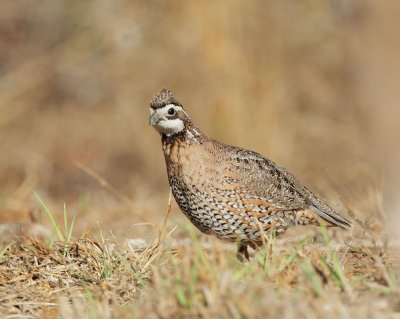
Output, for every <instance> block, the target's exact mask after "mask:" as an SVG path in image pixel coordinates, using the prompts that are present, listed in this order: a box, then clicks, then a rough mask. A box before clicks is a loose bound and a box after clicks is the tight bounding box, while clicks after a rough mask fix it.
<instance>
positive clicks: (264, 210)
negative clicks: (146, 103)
mask: <svg viewBox="0 0 400 319" xmlns="http://www.w3.org/2000/svg"><path fill="white" fill-rule="evenodd" d="M149 124H150V125H151V126H152V127H154V128H155V130H156V131H157V132H158V133H159V134H160V135H161V142H162V150H163V153H164V158H165V163H166V167H167V175H168V181H169V185H170V187H171V190H172V193H173V196H174V198H175V201H176V202H177V204H178V206H179V208H180V209H181V210H182V212H183V213H184V214H185V215H186V216H187V217H188V218H189V220H190V221H191V222H192V223H193V224H194V225H195V226H196V228H198V229H199V230H200V231H201V232H203V233H205V234H209V235H214V236H216V237H217V238H220V239H223V240H228V241H231V242H237V244H238V249H237V257H238V258H239V259H240V260H243V257H244V258H246V259H247V260H248V259H249V253H248V247H252V248H254V249H257V248H258V247H260V246H262V243H263V242H265V238H263V236H265V235H267V234H270V233H271V232H273V233H274V234H275V235H280V234H282V233H284V232H285V231H286V230H287V229H288V228H290V227H293V226H296V225H326V226H336V227H340V228H344V229H349V228H350V227H352V223H351V222H350V221H349V220H347V219H346V218H344V217H342V216H341V215H340V214H339V213H337V212H336V211H335V210H334V209H332V208H331V207H330V206H329V205H328V204H327V203H326V202H324V201H323V200H322V199H321V198H319V197H318V196H317V195H315V194H314V193H312V192H311V191H310V190H309V189H308V188H307V187H306V186H304V185H302V184H301V182H300V181H299V180H298V179H297V178H296V177H295V176H294V175H292V174H291V173H289V172H288V171H287V170H286V169H285V168H283V167H281V166H279V165H278V164H276V163H275V162H273V161H271V160H269V159H267V158H266V157H263V156H262V155H260V154H259V153H256V152H254V151H250V150H247V149H243V148H240V147H236V146H231V145H227V144H224V143H221V142H218V141H216V140H213V139H211V138H209V137H207V136H206V135H205V134H204V133H203V132H202V131H201V130H200V129H199V128H198V127H197V126H196V125H195V124H194V122H193V121H192V120H191V118H190V117H189V115H188V113H187V112H186V110H185V108H184V107H183V105H182V103H180V102H179V101H178V100H177V99H175V97H174V96H173V94H172V92H171V91H170V90H167V89H162V90H161V91H160V92H159V93H158V94H156V95H155V96H154V97H153V98H152V99H151V101H150V118H149Z"/></svg>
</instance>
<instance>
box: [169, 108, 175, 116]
mask: <svg viewBox="0 0 400 319" xmlns="http://www.w3.org/2000/svg"><path fill="white" fill-rule="evenodd" d="M174 114H175V109H174V108H173V107H171V108H170V109H169V110H168V115H174Z"/></svg>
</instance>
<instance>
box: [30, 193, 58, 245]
mask: <svg viewBox="0 0 400 319" xmlns="http://www.w3.org/2000/svg"><path fill="white" fill-rule="evenodd" d="M33 194H34V195H35V197H36V199H37V201H38V202H39V204H40V206H42V208H43V210H44V211H45V213H46V215H47V217H48V218H49V220H50V222H51V224H52V226H53V228H54V230H55V232H56V234H57V237H58V239H59V240H60V241H64V240H65V239H64V235H63V233H62V231H61V230H60V227H59V226H58V225H57V222H56V220H55V219H54V216H53V214H52V213H51V211H50V210H49V208H48V207H47V206H46V204H45V203H44V201H43V200H42V198H41V197H40V196H39V195H38V194H37V193H36V192H33Z"/></svg>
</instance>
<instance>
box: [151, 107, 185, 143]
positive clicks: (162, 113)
mask: <svg viewBox="0 0 400 319" xmlns="http://www.w3.org/2000/svg"><path fill="white" fill-rule="evenodd" d="M170 108H174V109H175V112H179V111H182V110H183V109H182V107H180V106H178V105H174V104H168V105H166V106H164V107H162V108H159V109H156V110H153V109H151V108H150V114H151V116H153V115H156V117H157V118H158V121H157V123H155V124H153V126H154V128H155V129H156V130H157V131H158V132H159V133H162V134H165V135H167V136H170V135H173V134H177V133H179V132H182V131H183V130H184V128H185V124H184V123H183V121H182V120H181V119H179V118H175V119H170V118H168V110H169V109H170ZM155 113H156V114H155Z"/></svg>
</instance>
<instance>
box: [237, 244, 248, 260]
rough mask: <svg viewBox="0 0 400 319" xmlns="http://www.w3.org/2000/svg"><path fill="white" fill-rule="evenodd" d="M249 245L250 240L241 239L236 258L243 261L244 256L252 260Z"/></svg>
mask: <svg viewBox="0 0 400 319" xmlns="http://www.w3.org/2000/svg"><path fill="white" fill-rule="evenodd" d="M247 245H248V242H246V241H244V240H243V239H242V240H240V241H239V243H238V250H237V253H236V258H237V259H238V260H239V261H240V262H243V261H244V260H243V257H244V258H246V259H247V260H250V256H249V252H248V251H247Z"/></svg>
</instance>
